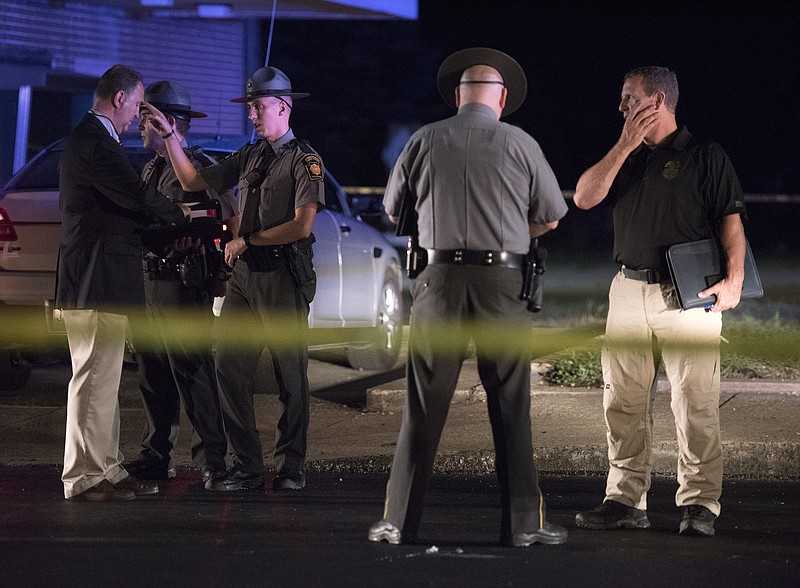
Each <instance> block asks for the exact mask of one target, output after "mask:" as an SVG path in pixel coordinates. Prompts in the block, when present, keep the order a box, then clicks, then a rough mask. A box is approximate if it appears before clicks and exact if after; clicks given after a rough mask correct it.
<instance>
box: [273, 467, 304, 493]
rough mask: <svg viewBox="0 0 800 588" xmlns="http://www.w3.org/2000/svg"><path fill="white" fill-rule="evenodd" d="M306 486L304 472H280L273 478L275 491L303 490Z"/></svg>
mask: <svg viewBox="0 0 800 588" xmlns="http://www.w3.org/2000/svg"><path fill="white" fill-rule="evenodd" d="M305 487H306V477H305V475H304V474H303V472H279V473H278V475H277V476H275V478H273V480H272V489H273V490H275V492H281V491H283V490H302V489H303V488H305Z"/></svg>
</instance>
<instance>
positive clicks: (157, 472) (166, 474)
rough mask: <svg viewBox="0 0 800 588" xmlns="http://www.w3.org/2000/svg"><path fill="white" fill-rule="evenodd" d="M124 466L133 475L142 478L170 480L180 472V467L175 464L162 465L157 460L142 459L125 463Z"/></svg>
mask: <svg viewBox="0 0 800 588" xmlns="http://www.w3.org/2000/svg"><path fill="white" fill-rule="evenodd" d="M122 467H124V468H125V469H126V470H127V472H128V473H129V474H130V475H131V476H136V477H137V478H139V479H140V480H169V479H171V478H174V477H175V476H176V475H177V473H178V469H177V468H176V467H175V466H169V465H162V464H160V463H158V462H156V461H146V460H142V459H137V460H135V461H129V462H127V463H123V464H122Z"/></svg>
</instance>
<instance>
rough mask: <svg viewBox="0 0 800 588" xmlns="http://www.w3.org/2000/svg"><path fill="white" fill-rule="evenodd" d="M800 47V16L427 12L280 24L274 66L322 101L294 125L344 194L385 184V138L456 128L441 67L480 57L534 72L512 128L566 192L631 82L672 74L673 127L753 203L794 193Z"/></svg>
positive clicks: (489, 6) (734, 10) (551, 6)
mask: <svg viewBox="0 0 800 588" xmlns="http://www.w3.org/2000/svg"><path fill="white" fill-rule="evenodd" d="M765 4H766V3H765ZM779 4H781V5H782V4H784V3H779ZM265 28H266V27H265ZM798 39H800V8H791V9H787V8H770V7H764V6H758V5H757V4H755V3H752V4H747V3H745V4H744V5H742V3H741V2H737V3H735V6H734V3H718V2H700V1H697V0H695V1H694V2H684V1H682V0H678V1H673V2H660V3H653V2H650V1H649V0H646V1H643V2H636V3H615V2H568V1H566V2H535V1H534V0H529V1H527V2H521V1H520V2H515V1H511V2H503V1H502V0H496V1H494V2H488V1H485V0H472V1H470V0H468V1H464V2H459V1H454V0H420V19H419V21H417V22H413V23H409V22H401V23H397V22H394V23H391V22H390V23H382V22H372V23H371V22H367V23H365V22H363V21H362V22H357V23H338V22H320V21H317V22H312V21H301V22H288V21H284V22H279V23H278V25H277V26H276V28H275V40H274V42H273V56H274V59H273V60H272V63H273V64H274V65H277V66H278V67H284V68H286V71H291V72H293V74H292V75H291V77H292V80H293V82H294V85H295V86H296V87H300V86H304V87H305V88H309V89H310V91H311V92H312V93H313V94H314V96H315V98H312V99H310V100H309V101H308V102H307V103H304V105H303V107H302V110H301V109H298V112H299V113H301V114H300V115H299V116H298V117H297V119H298V121H300V122H299V123H298V125H300V126H302V127H305V128H304V129H303V130H305V131H306V132H305V133H304V135H305V136H309V137H313V140H314V143H315V146H318V148H319V150H320V151H321V152H322V153H323V155H324V156H326V157H327V160H328V161H329V162H331V164H332V166H334V165H335V169H337V170H339V173H338V175H339V176H340V178H341V179H342V181H344V182H346V183H376V184H377V183H380V182H381V181H383V180H385V174H386V170H385V169H384V168H383V166H382V164H381V162H380V157H379V155H380V150H381V149H382V147H383V145H384V144H385V140H386V133H387V128H388V126H389V125H390V124H392V123H416V124H424V123H427V122H430V121H432V120H435V119H437V118H441V117H443V116H447V115H448V114H449V111H448V110H447V109H446V107H445V106H444V105H443V104H442V102H441V99H440V98H439V96H438V94H437V92H436V87H435V75H436V70H437V69H438V66H439V64H440V63H441V61H442V59H444V57H446V56H447V55H448V54H449V53H451V52H453V51H455V50H458V49H462V48H464V47H468V46H478V45H485V46H490V47H494V48H496V49H500V50H502V51H505V52H507V53H509V54H510V55H512V56H513V57H515V58H516V59H517V60H518V61H519V62H520V63H521V65H522V66H523V68H524V69H525V71H526V73H527V76H528V81H529V93H528V98H527V101H526V103H525V104H524V105H523V106H522V108H521V109H520V110H519V111H518V112H517V113H515V114H514V115H512V116H511V117H509V118H508V122H511V123H513V124H516V125H519V126H521V127H522V128H524V129H525V130H527V131H528V132H529V133H531V134H532V135H533V136H534V137H535V138H536V139H537V140H538V141H539V142H540V144H541V145H542V148H543V150H544V152H545V154H546V155H547V156H548V159H549V160H550V162H551V165H552V166H553V168H554V170H555V172H556V175H557V176H558V178H559V180H560V182H561V184H562V187H563V188H564V189H572V188H574V185H575V182H576V180H577V178H578V176H579V175H580V173H581V172H582V171H583V169H585V168H586V167H588V166H589V165H591V164H592V163H594V162H595V161H596V160H597V159H599V157H601V156H602V155H603V154H604V153H605V152H606V151H607V150H608V149H609V148H610V147H611V145H612V144H613V143H614V141H615V140H616V138H617V137H618V134H619V131H620V129H621V124H622V117H621V115H620V114H619V113H618V112H617V110H616V108H617V103H618V99H619V92H620V88H621V83H622V77H623V75H624V74H625V72H626V71H628V70H629V69H631V68H633V67H636V66H640V65H665V66H668V67H670V68H672V69H674V70H675V71H676V72H677V74H678V81H679V84H680V90H681V99H680V102H679V104H678V122H679V123H683V124H686V125H687V126H688V127H689V129H690V130H691V131H692V132H694V133H696V134H701V135H706V136H708V137H711V138H713V139H716V140H717V141H719V142H720V143H721V144H722V145H723V147H724V148H725V150H726V151H727V152H728V154H729V156H730V157H731V159H732V161H733V163H734V166H735V168H736V169H737V171H738V173H739V176H740V179H741V181H742V185H743V187H744V189H745V191H746V192H772V193H786V192H789V193H797V192H800V116H799V115H798V109H797V102H798V96H797V89H798V88H800V42H799V41H798ZM298 125H296V126H298ZM306 129H307V130H306ZM332 169H333V167H332Z"/></svg>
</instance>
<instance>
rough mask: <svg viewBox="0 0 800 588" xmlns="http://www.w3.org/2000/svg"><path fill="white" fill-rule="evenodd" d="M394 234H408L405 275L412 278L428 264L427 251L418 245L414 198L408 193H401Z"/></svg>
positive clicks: (399, 235)
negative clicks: (401, 197) (401, 198)
mask: <svg viewBox="0 0 800 588" xmlns="http://www.w3.org/2000/svg"><path fill="white" fill-rule="evenodd" d="M394 234H395V235H397V236H398V237H403V236H405V235H408V247H407V248H406V275H407V276H408V277H409V278H411V279H412V280H413V279H414V278H416V277H417V276H418V275H419V274H420V272H422V270H424V269H425V266H426V265H428V252H427V251H426V250H425V249H423V248H422V247H420V246H419V230H418V228H417V211H416V208H415V207H414V198H412V197H411V196H410V195H409V194H408V193H406V194H404V195H403V201H402V202H401V203H400V218H399V219H398V221H397V228H396V229H395V232H394Z"/></svg>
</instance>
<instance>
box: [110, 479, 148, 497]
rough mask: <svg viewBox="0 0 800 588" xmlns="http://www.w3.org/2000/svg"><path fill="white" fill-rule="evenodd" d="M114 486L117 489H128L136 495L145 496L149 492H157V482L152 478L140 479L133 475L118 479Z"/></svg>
mask: <svg viewBox="0 0 800 588" xmlns="http://www.w3.org/2000/svg"><path fill="white" fill-rule="evenodd" d="M114 487H115V488H116V489H117V490H130V491H131V492H133V493H134V494H135V495H136V496H147V495H149V494H158V484H157V483H156V482H154V481H152V480H140V479H139V478H137V477H135V476H130V475H129V476H128V477H127V478H125V479H124V480H120V481H119V482H117V483H116V484H114Z"/></svg>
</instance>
